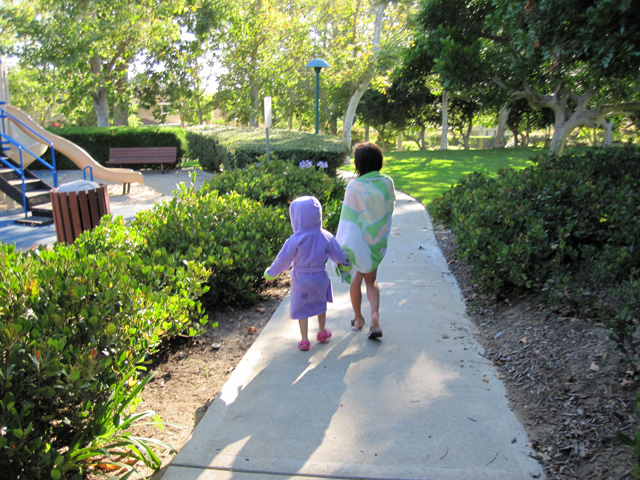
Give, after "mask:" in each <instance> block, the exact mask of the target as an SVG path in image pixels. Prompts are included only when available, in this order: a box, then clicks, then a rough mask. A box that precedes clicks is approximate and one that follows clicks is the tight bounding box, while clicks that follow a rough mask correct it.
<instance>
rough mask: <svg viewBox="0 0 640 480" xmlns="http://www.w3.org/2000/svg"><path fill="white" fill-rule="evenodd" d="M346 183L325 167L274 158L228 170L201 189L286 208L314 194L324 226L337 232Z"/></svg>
mask: <svg viewBox="0 0 640 480" xmlns="http://www.w3.org/2000/svg"><path fill="white" fill-rule="evenodd" d="M345 186H346V183H345V182H344V180H342V179H341V178H337V177H330V176H328V175H326V174H325V173H324V172H323V170H322V169H318V170H316V169H315V168H300V167H298V166H295V165H292V164H291V163H289V162H285V161H282V160H278V159H276V158H274V159H272V160H267V161H261V162H260V163H259V164H252V165H249V166H247V167H246V168H244V169H238V170H229V171H225V172H223V173H222V174H220V175H217V176H215V177H212V178H211V179H210V180H208V181H207V182H205V184H204V185H203V186H202V187H201V189H202V190H201V191H203V192H207V191H214V190H217V191H218V192H220V194H227V193H230V192H237V193H239V194H240V195H243V196H245V197H247V198H251V199H253V200H256V201H259V202H261V203H262V204H263V205H275V206H280V207H282V208H288V207H289V204H290V203H291V201H292V200H294V199H295V198H296V197H299V196H302V195H313V196H315V197H316V198H317V199H318V200H320V203H321V204H322V208H323V215H322V217H323V225H324V227H325V228H326V229H327V230H329V231H330V232H333V233H335V232H336V230H337V228H338V221H339V220H340V211H341V208H342V199H343V198H344V191H345Z"/></svg>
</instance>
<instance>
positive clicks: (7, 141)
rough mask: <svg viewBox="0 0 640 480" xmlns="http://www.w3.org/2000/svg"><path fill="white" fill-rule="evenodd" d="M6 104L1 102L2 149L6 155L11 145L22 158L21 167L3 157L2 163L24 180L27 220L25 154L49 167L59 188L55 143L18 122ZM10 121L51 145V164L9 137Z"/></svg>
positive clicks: (54, 184) (23, 197) (0, 142)
mask: <svg viewBox="0 0 640 480" xmlns="http://www.w3.org/2000/svg"><path fill="white" fill-rule="evenodd" d="M5 103H6V102H0V124H1V125H0V127H1V129H2V130H1V132H0V145H1V149H2V152H3V153H4V152H5V151H7V150H9V149H10V148H11V147H7V145H9V144H10V145H13V146H14V147H15V148H16V150H17V151H18V155H19V157H20V162H19V165H18V166H16V165H14V164H13V163H11V162H8V161H7V160H5V159H4V158H3V157H0V162H1V163H2V164H4V165H5V166H7V167H8V168H11V169H12V170H13V171H15V172H16V173H17V174H18V175H19V176H20V179H21V180H22V206H23V208H24V216H25V218H26V217H27V216H28V213H29V209H28V205H27V186H26V178H25V175H24V170H25V169H24V161H23V152H26V153H28V154H29V155H31V156H32V157H33V158H34V159H36V160H38V161H39V162H40V163H41V164H43V165H44V166H45V167H47V168H48V169H49V170H51V172H52V175H53V186H54V187H57V186H58V171H57V169H56V157H55V150H54V149H53V143H52V142H51V141H49V140H48V139H47V138H45V137H43V136H42V135H40V134H39V133H38V132H36V131H34V130H33V129H32V128H30V127H29V126H27V125H25V124H24V123H23V122H21V121H20V120H18V119H17V118H16V117H14V116H13V115H11V114H10V113H9V112H7V111H6V110H5V109H4V108H3V105H5ZM8 119H10V120H11V121H13V122H14V123H17V124H19V125H21V126H22V127H24V128H25V129H27V130H28V131H29V132H31V133H33V134H34V135H35V136H36V137H38V138H39V139H40V140H42V143H44V144H46V145H49V148H50V149H51V163H49V162H47V161H46V160H44V159H43V158H42V157H40V156H38V155H37V154H35V153H34V152H32V151H31V150H29V149H28V148H27V147H25V146H24V145H21V144H20V143H19V142H17V141H15V140H14V139H13V138H11V137H10V136H9V135H7V120H8Z"/></svg>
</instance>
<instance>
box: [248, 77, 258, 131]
mask: <svg viewBox="0 0 640 480" xmlns="http://www.w3.org/2000/svg"><path fill="white" fill-rule="evenodd" d="M258 95H259V92H258V86H257V85H255V84H254V85H252V86H251V100H252V102H251V103H252V106H251V113H250V114H249V126H250V127H257V126H258V115H259V112H260V98H258Z"/></svg>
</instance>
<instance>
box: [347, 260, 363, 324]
mask: <svg viewBox="0 0 640 480" xmlns="http://www.w3.org/2000/svg"><path fill="white" fill-rule="evenodd" d="M363 279H364V274H362V273H360V272H357V273H356V276H355V277H354V278H353V280H352V281H351V286H350V287H349V295H350V296H351V307H352V308H353V314H354V315H355V326H356V327H362V326H363V325H364V317H363V316H362V280H363Z"/></svg>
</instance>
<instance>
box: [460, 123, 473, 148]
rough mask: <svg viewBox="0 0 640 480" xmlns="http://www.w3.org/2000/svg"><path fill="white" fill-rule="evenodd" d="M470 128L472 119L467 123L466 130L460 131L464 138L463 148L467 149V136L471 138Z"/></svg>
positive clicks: (471, 128) (471, 127)
mask: <svg viewBox="0 0 640 480" xmlns="http://www.w3.org/2000/svg"><path fill="white" fill-rule="evenodd" d="M471 130H473V120H469V125H468V126H467V131H466V132H464V131H463V132H461V133H462V138H463V140H464V149H465V150H469V138H471Z"/></svg>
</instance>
